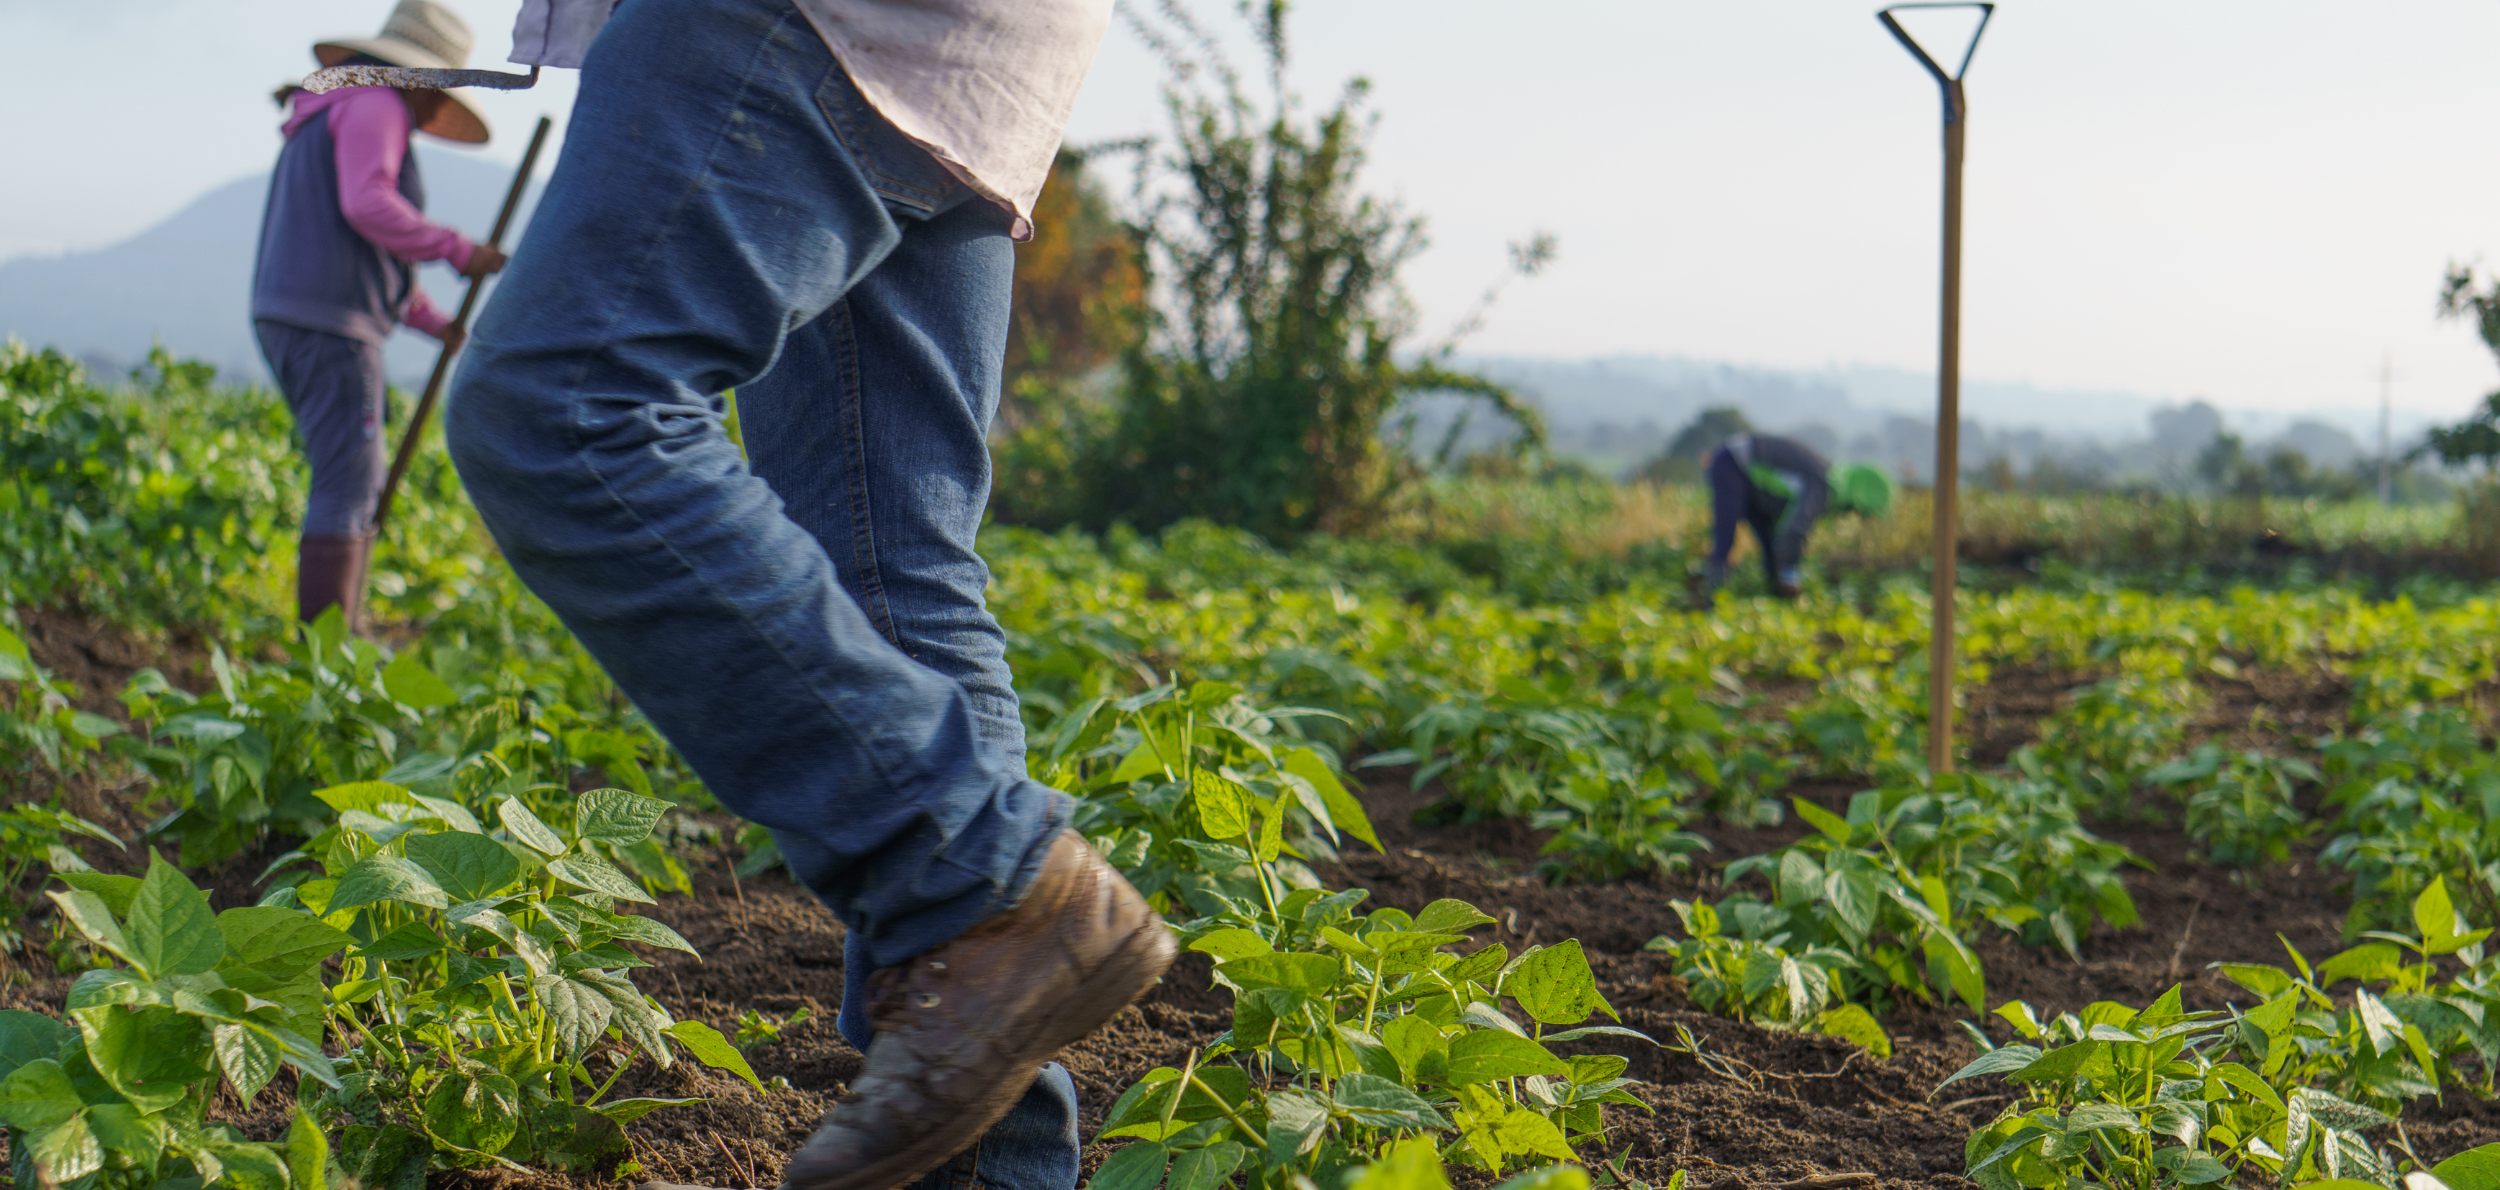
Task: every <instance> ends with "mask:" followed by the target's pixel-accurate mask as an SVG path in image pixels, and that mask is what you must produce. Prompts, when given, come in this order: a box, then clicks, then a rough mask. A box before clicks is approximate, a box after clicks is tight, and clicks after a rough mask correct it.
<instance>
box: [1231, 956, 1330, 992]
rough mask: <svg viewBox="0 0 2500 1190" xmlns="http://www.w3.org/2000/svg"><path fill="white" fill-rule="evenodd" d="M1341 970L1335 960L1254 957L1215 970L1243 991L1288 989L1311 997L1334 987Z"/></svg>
mask: <svg viewBox="0 0 2500 1190" xmlns="http://www.w3.org/2000/svg"><path fill="white" fill-rule="evenodd" d="M1342 970H1343V967H1342V966H1341V965H1340V964H1339V963H1338V961H1337V959H1336V957H1335V956H1333V955H1324V954H1255V955H1248V956H1245V957H1243V958H1238V959H1234V960H1232V961H1231V962H1228V963H1223V964H1220V965H1218V966H1217V967H1216V971H1217V972H1218V973H1220V974H1222V975H1223V976H1224V978H1226V979H1229V980H1231V981H1233V983H1234V984H1235V985H1236V986H1238V987H1240V988H1241V989H1242V990H1244V991H1249V990H1252V989H1255V988H1288V989H1291V990H1293V991H1297V992H1304V993H1307V994H1310V995H1314V996H1317V995H1321V994H1324V993H1326V992H1327V991H1328V989H1329V988H1332V987H1335V986H1336V983H1337V977H1338V975H1339V973H1340V972H1341V971H1342Z"/></svg>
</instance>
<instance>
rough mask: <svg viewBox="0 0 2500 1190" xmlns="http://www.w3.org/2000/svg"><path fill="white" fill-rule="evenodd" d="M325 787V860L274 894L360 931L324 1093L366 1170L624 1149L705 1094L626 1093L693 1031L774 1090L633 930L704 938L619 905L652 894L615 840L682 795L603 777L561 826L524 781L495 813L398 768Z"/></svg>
mask: <svg viewBox="0 0 2500 1190" xmlns="http://www.w3.org/2000/svg"><path fill="white" fill-rule="evenodd" d="M317 796H319V797H320V798H321V799H322V800H323V801H324V802H326V803H328V804H329V805H330V806H331V807H332V808H333V809H335V810H336V811H337V812H338V818H337V821H336V822H335V823H334V824H333V825H332V826H330V827H329V828H327V829H326V830H324V831H323V832H322V833H321V834H319V835H318V836H316V837H315V838H314V839H313V840H312V841H311V842H310V844H309V845H308V846H307V847H306V848H305V852H304V854H305V855H306V856H307V857H308V858H309V859H311V860H313V861H314V862H316V863H317V864H318V865H319V869H320V875H319V876H317V877H315V878H313V879H310V880H306V881H304V882H302V883H300V884H294V885H287V886H283V887H280V888H278V889H276V890H274V891H273V892H272V893H271V894H270V895H269V897H268V898H267V901H268V903H270V904H273V905H286V906H301V907H302V909H303V910H305V911H308V912H310V913H313V914H318V915H319V918H320V920H321V921H323V922H326V923H329V924H331V925H333V926H335V927H336V928H337V929H338V930H340V931H343V934H344V938H345V939H346V942H347V945H346V949H345V956H344V960H343V962H342V964H341V967H340V973H339V980H338V982H337V983H336V984H335V985H334V986H332V987H331V989H330V995H329V997H328V1000H327V1003H326V1004H325V1005H324V1006H323V1009H324V1012H325V1014H326V1017H327V1023H328V1025H329V1027H330V1029H331V1031H332V1033H333V1035H335V1036H337V1037H340V1038H342V1039H345V1040H347V1041H348V1042H349V1043H350V1044H349V1045H348V1047H347V1049H346V1051H345V1053H344V1054H343V1055H342V1056H341V1057H340V1058H339V1059H338V1061H337V1071H338V1077H337V1083H336V1085H335V1086H334V1087H333V1088H332V1089H331V1090H330V1092H329V1093H328V1094H325V1095H322V1096H319V1097H317V1098H315V1099H313V1100H312V1102H311V1107H312V1109H313V1110H314V1111H315V1113H316V1114H317V1116H318V1117H319V1118H320V1119H322V1120H323V1121H324V1122H325V1123H331V1124H334V1125H335V1126H339V1127H342V1128H343V1129H344V1131H343V1133H342V1136H343V1138H344V1139H343V1140H342V1146H343V1150H352V1151H354V1152H355V1153H356V1154H358V1157H357V1161H358V1162H359V1165H358V1167H357V1169H358V1176H359V1177H360V1178H362V1179H363V1180H365V1181H367V1182H368V1183H381V1184H389V1185H393V1186H401V1185H406V1184H411V1183H412V1182H414V1181H420V1180H421V1179H422V1176H423V1174H424V1171H425V1170H426V1169H428V1168H430V1167H432V1168H456V1167H472V1166H498V1165H501V1166H513V1165H516V1164H517V1163H521V1162H530V1163H536V1164H540V1165H545V1166H553V1167H558V1168H588V1167H590V1166H592V1165H593V1164H595V1163H597V1162H599V1161H601V1160H605V1159H610V1158H613V1157H614V1156H616V1155H617V1154H619V1153H620V1152H621V1151H622V1148H623V1145H624V1138H623V1135H622V1133H621V1132H620V1131H619V1129H618V1125H620V1124H623V1123H625V1122H628V1121H631V1120H633V1119H636V1118H638V1117H640V1116H641V1115H643V1114H645V1113H647V1112H649V1111H652V1110H654V1109H656V1108H661V1107H667V1106H673V1105H678V1104H685V1103H692V1102H696V1101H695V1100H684V1099H679V1100H667V1099H648V1098H625V1099H611V1098H608V1092H609V1089H610V1088H612V1087H613V1086H615V1084H616V1081H617V1079H618V1078H619V1077H620V1076H621V1075H622V1074H623V1073H624V1072H625V1071H626V1069H627V1068H629V1067H630V1066H632V1065H633V1064H634V1063H635V1062H637V1061H640V1060H648V1061H650V1062H653V1063H656V1064H657V1065H660V1066H667V1065H670V1064H671V1063H672V1062H674V1061H675V1060H676V1057H677V1055H678V1054H679V1053H680V1052H681V1051H682V1052H683V1053H685V1054H687V1055H691V1056H692V1057H694V1058H696V1059H697V1060H699V1061H701V1062H703V1063H705V1064H707V1065H711V1066H716V1067H720V1068H723V1069H726V1070H729V1071H730V1072H732V1073H734V1074H736V1075H737V1076H738V1077H740V1078H742V1079H744V1080H745V1081H747V1082H748V1083H750V1084H753V1085H755V1086H756V1087H757V1089H758V1090H759V1091H760V1090H762V1086H761V1084H760V1083H757V1080H756V1078H755V1074H754V1072H753V1071H752V1070H751V1069H749V1068H748V1066H747V1063H746V1060H745V1059H744V1058H743V1057H741V1056H740V1055H739V1053H738V1051H737V1050H736V1048H735V1047H733V1046H732V1045H731V1044H730V1043H729V1042H728V1040H727V1039H725V1038H723V1037H722V1036H721V1035H720V1033H719V1032H718V1031H716V1030H714V1029H713V1028H712V1027H711V1026H709V1025H705V1024H703V1023H701V1022H699V1021H678V1020H675V1019H673V1018H672V1017H671V1016H670V1014H669V1012H668V1010H667V1009H665V1008H663V1007H661V1006H660V1004H659V1003H658V1002H657V1001H655V1000H653V999H651V998H650V997H649V996H646V995H644V994H643V993H642V992H641V991H640V990H639V989H637V988H636V987H635V986H634V984H633V981H632V979H631V978H630V977H629V976H628V975H627V974H626V972H627V971H629V970H631V969H632V968H635V967H642V966H648V965H649V964H648V963H646V962H645V961H644V960H642V959H640V958H638V957H636V956H635V955H634V953H633V952H632V951H630V950H628V949H627V948H626V947H625V946H624V945H623V944H624V943H627V942H633V943H640V944H644V945H648V946H657V947H664V948H668V949H674V950H682V951H686V952H688V953H692V951H693V948H692V947H690V946H688V945H687V943H686V941H685V939H684V938H682V937H680V936H679V935H678V934H677V932H676V931H674V930H672V929H670V928H668V927H667V926H666V925H663V924H661V923H659V922H657V921H654V920H652V919H651V918H648V917H644V916H640V915H637V914H634V913H630V912H623V911H621V910H622V909H623V907H624V906H626V905H629V904H634V903H649V902H650V901H651V899H652V898H651V896H650V895H649V894H648V893H646V892H645V891H644V890H643V887H642V885H641V883H640V882H638V881H636V880H634V879H633V878H632V877H630V876H628V875H626V874H625V873H624V872H623V871H622V870H620V869H618V868H617V867H616V866H615V865H614V864H612V863H611V862H609V860H607V859H606V858H605V857H604V856H603V855H602V854H601V852H600V848H601V847H602V846H603V845H609V846H613V845H632V844H635V843H638V842H641V841H642V840H644V839H646V838H648V837H649V836H650V835H651V833H652V829H653V828H654V827H655V826H656V825H658V823H659V822H660V820H661V818H662V817H663V816H664V815H665V814H666V813H667V811H668V808H669V807H668V805H667V803H664V802H659V801H656V800H653V799H650V798H645V797H642V796H640V795H638V794H634V793H630V792H628V791H625V790H621V789H601V790H593V791H591V792H589V793H585V794H583V795H581V797H580V801H579V808H578V810H577V811H576V813H575V814H574V815H572V817H571V820H570V822H569V823H568V824H567V827H566V829H564V830H558V829H556V828H554V827H551V826H549V825H548V824H547V823H546V822H544V821H543V820H541V819H540V818H539V817H538V815H536V814H535V813H533V812H532V811H531V810H530V808H529V805H528V803H527V802H526V801H524V800H523V799H521V798H518V797H504V798H501V799H498V800H495V801H493V802H492V803H491V808H490V809H489V810H488V812H487V813H486V814H485V815H483V816H480V815H475V814H472V813H471V812H470V811H469V810H468V809H467V808H465V807H463V806H461V805H460V804H458V803H456V802H451V801H447V800H444V799H441V798H435V797H428V796H426V795H424V794H419V793H415V792H412V791H410V790H408V789H406V788H404V787H402V786H398V785H394V784H391V783H389V782H382V781H367V782H359V783H355V784H350V785H344V786H337V787H333V788H330V789H325V790H321V791H319V793H318V795H317Z"/></svg>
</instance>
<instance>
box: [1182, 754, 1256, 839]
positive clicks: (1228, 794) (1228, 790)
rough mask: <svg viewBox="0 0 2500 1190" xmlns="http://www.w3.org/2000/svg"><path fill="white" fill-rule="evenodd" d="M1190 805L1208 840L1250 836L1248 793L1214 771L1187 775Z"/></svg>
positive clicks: (1199, 826)
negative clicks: (1188, 776)
mask: <svg viewBox="0 0 2500 1190" xmlns="http://www.w3.org/2000/svg"><path fill="white" fill-rule="evenodd" d="M1189 801H1190V804H1191V805H1193V806H1195V807H1196V808H1197V811H1198V829H1200V830H1202V831H1205V832H1206V835H1207V837H1208V838H1210V839H1238V838H1240V837H1242V836H1243V835H1246V834H1249V833H1250V798H1249V795H1248V793H1247V792H1246V791H1245V790H1243V789H1242V787H1241V786H1239V785H1235V784H1233V783H1232V782H1230V781H1227V780H1225V779H1224V778H1222V777H1219V776H1216V775H1215V773H1214V771H1213V770H1211V769H1199V770H1198V771H1196V772H1195V773H1192V774H1190V779H1189Z"/></svg>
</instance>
